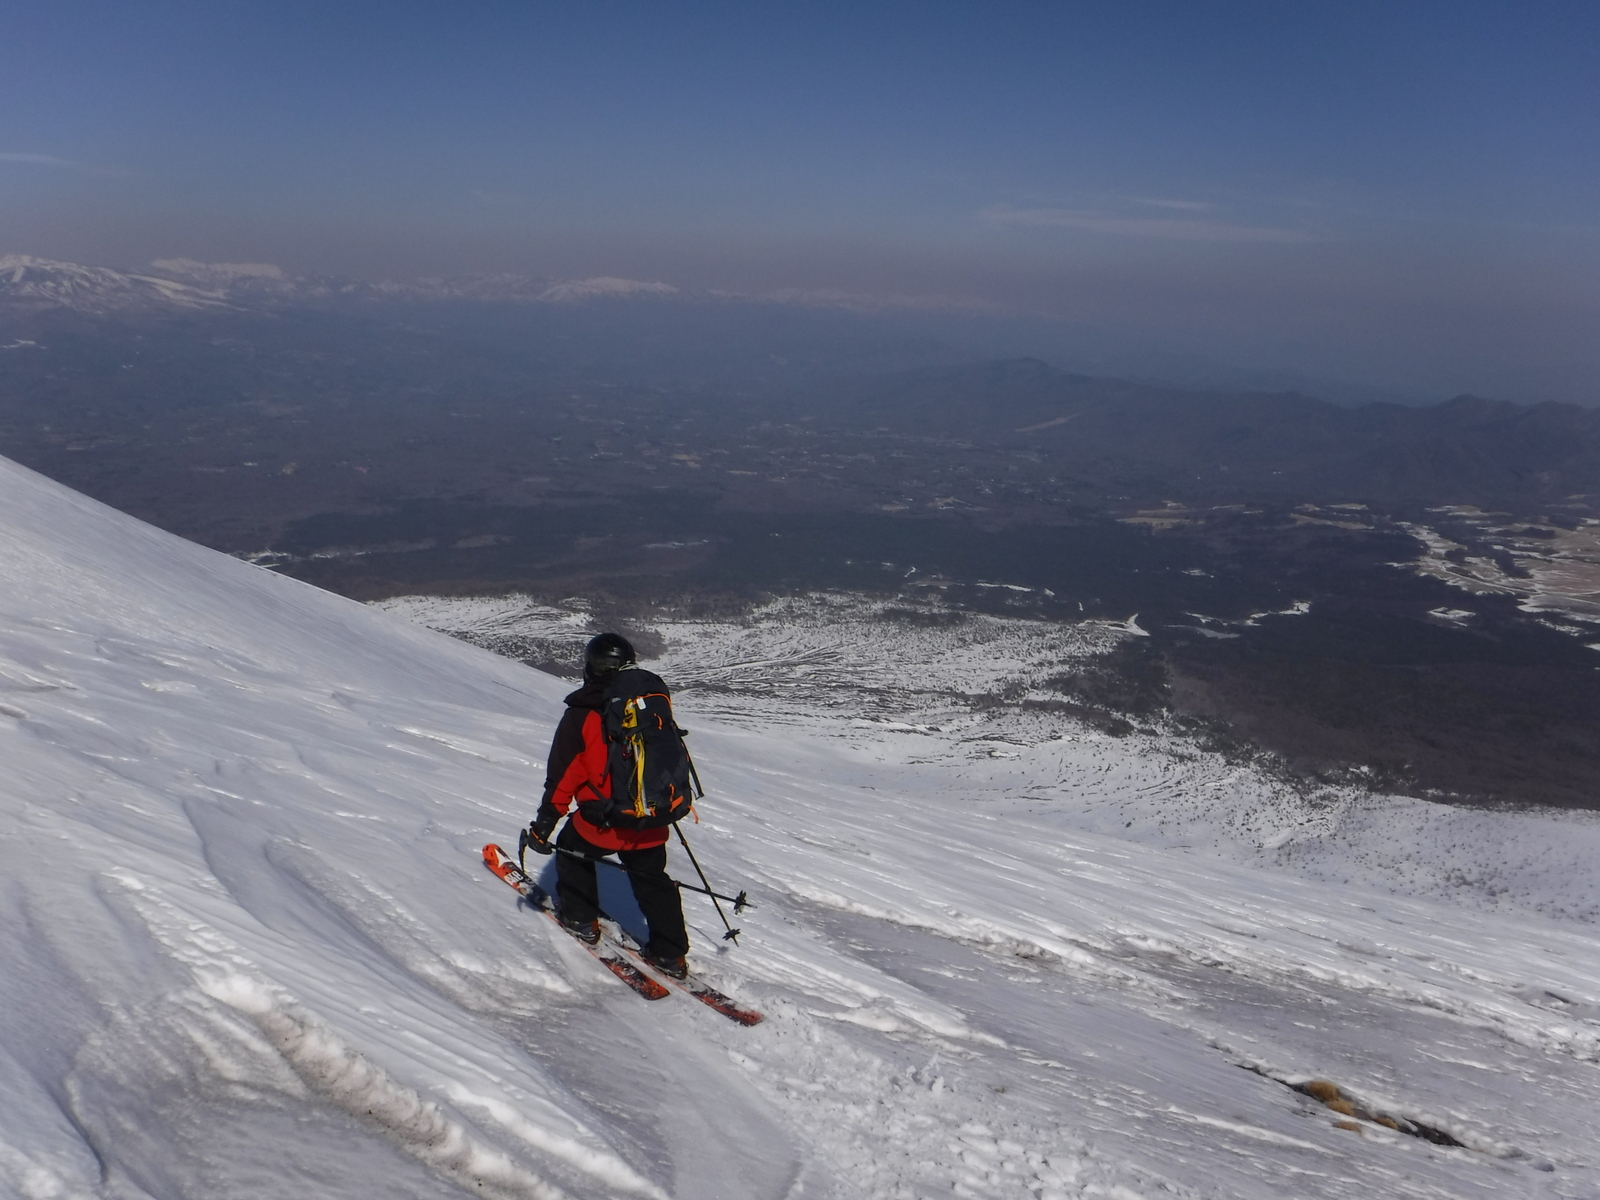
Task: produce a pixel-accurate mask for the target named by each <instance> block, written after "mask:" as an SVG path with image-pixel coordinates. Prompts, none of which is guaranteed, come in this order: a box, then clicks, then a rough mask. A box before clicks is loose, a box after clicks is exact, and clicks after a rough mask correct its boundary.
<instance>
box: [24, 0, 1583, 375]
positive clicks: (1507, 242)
mask: <svg viewBox="0 0 1600 1200" xmlns="http://www.w3.org/2000/svg"><path fill="white" fill-rule="evenodd" d="M10 24H11V26H12V29H13V31H14V35H13V36H12V37H11V38H8V39H7V41H6V44H5V46H4V47H0V66H3V68H4V70H3V71H0V98H3V101H4V104H5V108H6V111H7V113H8V118H9V119H8V121H7V127H6V129H5V130H4V131H3V132H0V253H10V252H15V253H26V254H35V255H40V256H44V257H55V258H62V259H67V260H70V261H78V262H86V263H93V264H105V265H117V266H123V267H135V266H139V265H141V264H144V263H148V262H150V261H151V260H153V259H157V258H173V257H187V258H194V259H199V260H203V261H224V262H272V263H276V264H279V265H281V266H283V267H284V268H285V269H286V270H290V271H295V272H313V273H325V274H344V275H351V276H355V277H358V278H369V279H370V278H393V277H408V276H417V275H441V274H442V275H451V274H466V273H473V272H483V271H514V272H527V273H532V274H540V275H550V276H556V277H578V278H583V277H593V276H602V275H611V276H619V277H627V278H636V279H644V280H660V281H663V282H666V283H669V284H671V285H673V286H676V287H680V288H683V289H686V290H700V289H727V290H733V291H740V292H752V293H771V292H777V291H785V290H798V291H817V292H830V293H843V294H849V295H853V296H862V297H878V298H894V299H896V300H898V301H901V302H910V303H913V304H915V303H933V302H938V303H945V304H949V305H951V306H952V307H954V308H956V309H960V308H961V307H963V306H966V307H970V308H972V309H973V310H974V311H983V312H987V313H990V314H994V315H1002V316H1003V315H1006V314H1013V315H1017V316H1029V317H1044V318H1047V319H1049V320H1052V321H1056V322H1060V323H1061V324H1062V325H1063V327H1064V328H1068V329H1070V330H1074V331H1076V332H1077V334H1078V335H1080V336H1081V338H1082V339H1086V340H1089V341H1093V340H1094V339H1096V338H1098V339H1100V340H1101V341H1102V342H1103V343H1104V345H1105V347H1106V348H1107V349H1114V348H1117V347H1120V346H1128V345H1138V346H1142V347H1145V348H1147V349H1149V350H1151V351H1157V352H1163V353H1170V354H1193V355H1203V356H1206V357H1210V358H1214V359H1217V360H1219V361H1223V362H1228V363H1233V364H1237V365H1240V366H1243V367H1247V368H1251V369H1257V370H1275V371H1281V372H1298V373H1304V374H1307V375H1313V376H1319V377H1327V378H1335V379H1341V380H1349V381H1351V382H1357V383H1363V384H1368V385H1371V386H1374V387H1383V388H1390V389H1394V390H1396V391H1402V392H1409V393H1426V394H1433V395H1441V396H1442V395H1449V394H1454V393H1457V392H1475V393H1480V394H1488V395H1495V396H1501V397H1504V398H1507V399H1518V400H1537V399H1547V398H1553V399H1565V400H1573V401H1577V402H1580V403H1595V402H1597V401H1600V355H1597V354H1596V352H1595V350H1594V348H1593V343H1594V340H1595V339H1594V329H1595V328H1596V325H1597V317H1600V283H1597V280H1600V271H1597V270H1596V268H1597V267H1600V220H1597V219H1596V215H1595V199H1596V193H1597V187H1596V185H1597V183H1600V163H1597V155H1596V150H1595V147H1596V145H1600V138H1597V134H1600V128H1597V126H1600V94H1597V93H1600V86H1597V84H1596V81H1595V75H1594V72H1593V70H1592V62H1591V60H1592V54H1593V51H1594V48H1595V47H1596V45H1597V44H1600V37H1597V34H1600V11H1597V10H1594V9H1593V8H1590V7H1588V6H1582V5H1576V4H1572V5H1566V4H1548V5H1541V6H1539V7H1538V8H1537V9H1535V10H1527V9H1524V8H1518V7H1514V6H1512V5H1509V4H1459V3H1458V4H1448V5H1447V4H1443V3H1419V4H1413V5H1408V6H1406V7H1405V8H1404V9H1403V10H1401V11H1395V10H1394V9H1393V8H1392V6H1383V5H1376V4H1369V5H1354V6H1349V5H1347V6H1341V7H1340V8H1339V9H1338V10H1337V11H1336V12H1335V11H1331V10H1330V11H1325V12H1320V13H1319V12H1307V11H1299V10H1295V11H1287V10H1284V9H1283V8H1282V7H1281V6H1273V5H1265V4H1225V5H1214V6H1208V7H1207V8H1206V9H1205V10H1204V11H1203V12H1202V11H1199V10H1195V9H1193V8H1192V7H1191V6H1186V5H1180V4H1172V3H1147V4H1132V5H1118V6H1109V5H1046V4H1009V5H1000V6H985V7H984V8H982V9H979V8H978V7H976V6H964V5H953V4H944V5H904V4H885V5H878V6H873V7H871V8H868V9H865V10H863V9H859V8H855V7H847V6H840V5H830V4H807V5H802V6H796V7H793V8H790V9H787V10H784V11H761V12H756V11H753V10H748V9H745V8H741V7H737V6H731V5H715V4H695V5H690V6H687V7H679V8H674V9H670V10H668V9H663V8H656V7H651V6H643V5H632V4H609V5H597V6H586V7H585V8H584V9H583V10H582V11H581V12H574V11H571V10H569V9H566V8H561V7H556V6H550V5H540V4H509V3H488V4H482V5H476V6H473V7H472V8H471V9H462V8H458V7H453V8H450V9H444V8H436V7H434V6H429V5H418V4H390V5H383V6H381V7H380V6H377V5H373V4H367V3H354V4H349V5H341V6H339V7H338V8H337V9H336V10H328V9H325V8H323V7H318V6H311V5H305V4H279V5H273V6H270V7H269V6H264V5H237V6H228V7H225V8H221V7H218V6H214V5H205V4H199V3H164V4H154V5H148V6H140V8H139V9H138V10H137V11H134V10H128V9H125V8H123V7H120V6H115V5H110V4H107V3H104V2H103V0H77V2H67V3H54V4H49V5H44V4H37V3H33V4H24V5H21V6H20V7H19V11H18V12H16V13H15V14H14V15H13V17H12V20H11V22H10Z"/></svg>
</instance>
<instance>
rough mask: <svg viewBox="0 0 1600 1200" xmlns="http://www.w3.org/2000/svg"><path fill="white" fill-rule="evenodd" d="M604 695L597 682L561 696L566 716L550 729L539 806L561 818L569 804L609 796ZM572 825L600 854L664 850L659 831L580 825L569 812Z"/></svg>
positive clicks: (664, 831) (577, 817)
mask: <svg viewBox="0 0 1600 1200" xmlns="http://www.w3.org/2000/svg"><path fill="white" fill-rule="evenodd" d="M605 692H606V688H605V684H603V683H585V684H584V685H583V686H582V687H581V688H579V689H578V690H577V691H575V692H573V693H572V694H571V695H570V696H568V697H567V711H566V712H564V713H562V714H561V722H560V724H558V725H557V726H556V735H555V738H554V740H553V741H552V742H551V744H550V762H549V766H548V768H547V770H546V772H545V779H544V803H545V804H548V805H550V806H551V807H553V808H554V809H555V810H556V811H557V812H558V813H563V814H565V813H567V812H568V811H569V810H571V809H572V807H573V804H574V802H578V803H581V802H582V801H583V800H585V799H588V798H605V797H609V796H610V795H611V778H610V776H609V775H608V774H607V771H606V758H607V754H606V736H605V730H604V728H603V726H602V724H601V720H600V706H601V704H602V702H603V700H604V697H605ZM572 825H573V828H574V830H575V831H576V832H577V834H578V835H579V836H580V837H582V838H583V840H584V841H586V842H588V843H589V844H590V845H592V846H598V847H600V848H601V849H603V850H647V849H649V848H650V847H651V846H661V845H665V844H666V841H667V837H668V835H669V831H668V830H667V829H666V828H664V827H663V828H660V829H609V828H601V827H600V826H598V825H595V824H594V823H592V822H590V821H586V820H585V819H584V817H583V813H582V812H581V811H574V812H572Z"/></svg>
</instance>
